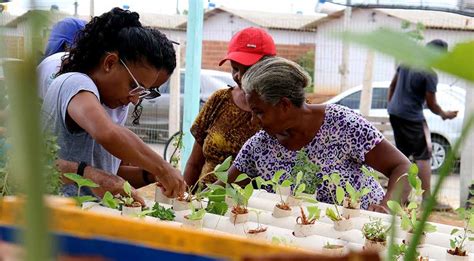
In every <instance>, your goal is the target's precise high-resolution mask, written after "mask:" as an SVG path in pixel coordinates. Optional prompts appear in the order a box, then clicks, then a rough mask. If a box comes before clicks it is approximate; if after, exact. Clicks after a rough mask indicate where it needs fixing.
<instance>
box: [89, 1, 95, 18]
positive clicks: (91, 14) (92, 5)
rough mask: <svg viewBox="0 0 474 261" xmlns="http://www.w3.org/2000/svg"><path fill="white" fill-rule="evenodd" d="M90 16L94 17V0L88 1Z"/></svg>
mask: <svg viewBox="0 0 474 261" xmlns="http://www.w3.org/2000/svg"><path fill="white" fill-rule="evenodd" d="M89 13H90V16H91V18H92V17H94V0H90V11H89Z"/></svg>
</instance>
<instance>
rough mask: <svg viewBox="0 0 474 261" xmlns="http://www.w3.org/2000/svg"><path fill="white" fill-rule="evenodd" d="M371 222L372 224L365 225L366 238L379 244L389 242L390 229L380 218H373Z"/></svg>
mask: <svg viewBox="0 0 474 261" xmlns="http://www.w3.org/2000/svg"><path fill="white" fill-rule="evenodd" d="M370 220H371V222H369V223H366V224H364V226H363V227H362V233H363V234H364V237H365V238H367V239H368V240H372V241H377V242H385V241H387V231H388V229H389V227H388V226H385V225H384V224H383V223H382V220H381V219H380V218H375V219H372V218H371V219H370Z"/></svg>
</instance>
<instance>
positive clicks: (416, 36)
mask: <svg viewBox="0 0 474 261" xmlns="http://www.w3.org/2000/svg"><path fill="white" fill-rule="evenodd" d="M410 26H411V23H410V22H408V21H402V24H401V28H402V30H403V31H404V32H405V33H406V34H407V35H408V37H410V38H412V39H413V40H416V41H423V39H425V37H424V31H425V25H424V24H423V23H421V22H418V23H416V25H415V29H412V30H410Z"/></svg>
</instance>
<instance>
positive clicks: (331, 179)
mask: <svg viewBox="0 0 474 261" xmlns="http://www.w3.org/2000/svg"><path fill="white" fill-rule="evenodd" d="M323 180H324V181H327V182H328V183H329V185H330V186H333V187H335V190H336V192H335V193H329V194H331V197H332V200H333V202H334V203H335V206H334V209H335V210H336V211H334V210H332V208H327V209H326V216H327V217H328V218H329V219H331V220H332V221H341V220H342V215H341V213H339V209H338V207H337V205H341V204H342V202H343V201H344V196H345V192H344V189H343V188H342V187H340V186H339V183H340V181H341V176H340V175H339V174H338V173H333V174H331V175H324V176H323ZM334 194H335V195H334Z"/></svg>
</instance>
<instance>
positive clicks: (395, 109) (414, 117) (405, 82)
mask: <svg viewBox="0 0 474 261" xmlns="http://www.w3.org/2000/svg"><path fill="white" fill-rule="evenodd" d="M397 72H398V79H397V85H396V86H395V91H394V93H393V96H392V99H391V100H390V102H389V103H388V107H387V110H388V113H389V114H391V115H395V116H398V117H400V118H402V119H405V120H409V121H423V120H425V116H424V115H423V105H424V104H425V101H426V99H425V97H426V92H433V93H435V92H436V85H438V76H437V75H436V73H435V72H426V71H420V70H415V69H411V68H407V67H405V66H400V67H398V68H397Z"/></svg>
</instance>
